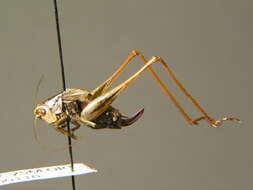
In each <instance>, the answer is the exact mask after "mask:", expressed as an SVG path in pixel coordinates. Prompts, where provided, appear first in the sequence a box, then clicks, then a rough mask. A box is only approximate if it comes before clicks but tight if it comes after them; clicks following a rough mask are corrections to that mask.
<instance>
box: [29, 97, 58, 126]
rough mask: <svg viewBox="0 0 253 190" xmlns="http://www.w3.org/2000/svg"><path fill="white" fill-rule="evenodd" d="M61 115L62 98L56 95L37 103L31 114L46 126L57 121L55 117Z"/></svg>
mask: <svg viewBox="0 0 253 190" xmlns="http://www.w3.org/2000/svg"><path fill="white" fill-rule="evenodd" d="M61 113H62V98H61V94H58V95H56V96H54V97H52V98H49V99H47V100H46V101H44V102H42V103H39V104H37V105H36V106H35V108H34V109H33V114H34V115H35V117H36V118H39V119H41V120H43V121H45V122H46V123H48V124H52V123H55V122H56V121H58V117H57V115H59V114H61Z"/></svg>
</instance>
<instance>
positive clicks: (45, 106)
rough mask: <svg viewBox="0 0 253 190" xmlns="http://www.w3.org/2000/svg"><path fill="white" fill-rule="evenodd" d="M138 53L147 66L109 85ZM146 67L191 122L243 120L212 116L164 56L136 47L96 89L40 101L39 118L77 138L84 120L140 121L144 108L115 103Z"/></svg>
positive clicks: (101, 124) (111, 124) (95, 123)
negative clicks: (182, 100) (129, 109)
mask: <svg viewBox="0 0 253 190" xmlns="http://www.w3.org/2000/svg"><path fill="white" fill-rule="evenodd" d="M134 57H139V58H140V60H141V61H142V62H143V63H144V66H143V67H142V68H141V69H139V70H138V71H137V72H136V73H135V74H133V75H132V76H131V77H130V78H128V79H127V80H126V81H124V82H123V83H121V84H119V85H118V86H116V87H115V88H113V89H111V90H109V87H110V86H111V85H112V83H113V82H114V80H115V79H117V78H118V76H119V75H120V73H121V72H122V71H123V69H124V68H125V67H126V66H127V64H129V63H130V62H131V61H132V59H133V58H134ZM156 63H160V64H161V65H162V67H163V69H164V71H165V72H166V73H167V74H168V76H169V77H170V78H171V79H172V81H173V82H174V83H175V84H176V86H177V87H178V88H179V90H180V91H181V92H182V93H183V94H184V95H185V96H186V97H187V99H188V100H189V101H190V102H191V103H192V104H193V105H194V106H195V107H196V109H197V110H198V111H199V112H200V114H201V116H200V117H198V118H197V119H194V120H192V119H191V117H190V116H189V115H188V114H187V113H186V112H185V111H184V109H183V108H182V107H181V105H180V104H179V103H178V101H177V100H176V98H175V97H174V96H173V95H172V93H171V92H170V91H169V90H168V88H167V87H166V86H165V85H164V83H163V82H162V81H161V80H160V78H159V77H158V75H157V74H156V73H155V72H154V70H153V69H152V68H151V66H152V65H154V64H156ZM145 70H148V71H149V73H150V74H151V76H152V77H153V79H154V80H155V81H156V82H157V84H158V85H159V87H160V88H161V89H162V90H163V92H164V94H165V95H166V96H167V97H168V99H170V100H171V101H172V102H173V103H174V104H175V106H176V108H177V109H178V110H179V112H180V113H181V114H182V115H183V117H184V119H185V120H186V121H187V122H188V123H189V124H190V125H198V123H199V121H200V120H206V121H207V122H208V123H209V124H210V126H213V127H218V126H220V125H221V124H222V122H224V121H227V120H231V121H239V119H237V118H235V117H224V118H222V119H220V120H214V119H212V118H211V117H209V115H208V114H207V113H206V112H205V111H204V110H203V109H202V108H201V106H200V105H199V104H198V103H197V101H196V100H194V99H193V98H192V96H191V95H190V94H189V93H188V92H187V91H186V90H185V88H184V87H183V86H182V84H181V83H180V82H179V81H178V80H177V78H176V77H175V75H174V74H173V72H172V71H171V69H170V68H169V66H168V65H167V64H166V63H165V62H164V61H163V59H161V58H160V57H157V56H154V57H152V58H151V59H150V60H146V59H145V57H144V56H143V55H142V54H141V53H140V52H139V51H136V50H134V51H132V52H131V53H130V54H129V56H128V57H127V59H126V60H125V61H124V63H123V64H122V65H121V66H120V67H119V68H118V70H117V71H116V72H115V73H113V74H112V76H111V77H109V78H108V79H107V80H106V81H105V82H103V83H102V84H101V85H100V86H98V87H97V88H96V89H94V90H92V91H87V90H85V89H81V88H69V89H67V90H65V91H63V92H61V93H59V94H57V95H55V96H53V97H51V98H48V99H47V100H45V101H43V102H41V103H39V104H37V105H36V107H35V109H34V110H33V113H34V114H35V118H39V119H42V120H43V121H45V122H46V123H48V124H49V125H52V126H53V127H54V128H55V129H56V130H57V131H59V132H61V133H62V134H64V135H66V136H70V137H71V138H73V139H76V136H75V135H74V131H75V130H76V129H78V128H79V127H80V126H81V125H83V124H84V125H86V126H89V127H91V128H93V129H102V128H114V129H120V128H121V127H125V126H129V125H131V124H133V123H134V122H136V121H137V120H138V119H139V118H140V117H141V116H142V115H143V112H144V109H141V110H140V111H138V112H137V113H136V114H134V115H133V116H132V117H130V118H129V117H126V116H123V115H122V114H121V113H120V112H119V110H117V109H115V108H114V107H112V106H111V104H112V103H113V101H114V100H115V99H116V98H117V97H118V95H119V94H120V93H121V92H123V91H124V90H125V89H126V88H127V87H128V86H129V85H130V84H131V83H132V82H133V81H134V80H135V79H136V78H138V77H139V76H140V75H141V74H142V73H143V72H144V71H145ZM67 122H71V123H72V124H73V125H74V127H73V128H72V129H71V132H70V133H69V132H68V131H67V130H66V129H65V127H66V124H67Z"/></svg>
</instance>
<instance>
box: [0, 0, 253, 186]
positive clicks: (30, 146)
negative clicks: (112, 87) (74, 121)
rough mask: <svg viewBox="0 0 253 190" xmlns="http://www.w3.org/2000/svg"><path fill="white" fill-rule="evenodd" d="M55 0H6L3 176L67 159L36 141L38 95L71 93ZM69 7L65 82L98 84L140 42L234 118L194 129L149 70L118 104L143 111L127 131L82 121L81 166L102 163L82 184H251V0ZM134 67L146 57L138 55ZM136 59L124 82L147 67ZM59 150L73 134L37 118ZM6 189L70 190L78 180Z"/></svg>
mask: <svg viewBox="0 0 253 190" xmlns="http://www.w3.org/2000/svg"><path fill="white" fill-rule="evenodd" d="M52 2H53V1H52V0H37V1H36V0H22V1H20V0H12V1H11V0H1V4H0V23H1V27H0V42H1V43H0V63H1V65H0V68H1V69H0V86H1V93H0V99H1V116H0V117H1V135H0V145H1V158H0V160H1V164H0V171H1V172H4V171H10V170H14V169H22V168H33V167H40V166H48V165H54V164H64V163H68V161H69V157H68V152H67V150H65V151H46V150H44V149H42V148H41V147H40V146H39V145H38V144H37V143H36V142H35V141H34V139H33V133H32V121H33V115H32V108H33V106H34V100H33V99H34V91H35V88H36V85H37V83H38V80H39V78H40V77H41V75H42V74H44V76H45V80H44V81H43V84H42V86H41V89H40V92H39V98H38V100H37V101H39V100H43V99H45V98H47V97H49V96H51V95H53V94H55V93H57V92H59V91H60V90H61V78H60V70H59V58H58V49H57V39H56V31H55V22H54V13H53V4H52ZM59 3H60V7H59V9H60V13H61V24H62V25H61V27H62V30H63V32H62V35H63V48H64V59H65V67H66V77H67V85H68V86H69V87H80V88H87V89H93V88H94V87H96V86H97V85H99V84H100V83H101V82H102V81H104V80H105V79H106V78H107V77H109V76H110V74H111V73H113V71H115V70H116V68H117V67H118V66H119V65H120V64H121V63H122V62H123V60H124V59H125V58H126V56H127V55H128V53H129V52H130V51H131V50H133V49H138V50H140V51H142V52H143V53H144V55H146V57H147V58H150V57H151V56H153V55H158V56H161V57H163V58H164V60H166V61H167V63H168V64H169V65H170V66H171V67H172V69H173V70H174V71H175V73H176V76H177V77H178V78H179V80H180V81H181V82H182V83H183V84H184V85H185V87H186V88H187V89H188V90H189V91H190V92H191V93H192V95H193V96H194V97H195V98H196V99H197V100H198V101H199V102H200V103H201V104H202V105H203V107H204V108H206V110H207V112H208V113H209V114H210V115H211V116H213V117H215V118H220V117H223V116H227V115H234V116H238V117H240V118H241V120H242V121H243V123H242V124H240V125H238V124H237V123H232V122H227V123H225V125H223V127H222V128H218V129H215V128H210V127H208V125H207V123H206V122H205V121H203V122H201V124H200V125H199V126H198V127H191V126H189V125H188V124H187V123H186V122H185V121H184V120H183V118H182V116H181V115H180V114H179V113H178V111H177V110H176V108H175V107H174V105H172V103H171V102H169V101H168V100H167V99H166V97H165V96H164V95H163V94H162V92H161V90H160V89H159V88H158V86H157V85H156V84H155V82H154V81H153V80H152V78H151V77H150V76H149V74H148V73H145V74H144V75H143V76H142V77H141V78H140V79H139V80H137V81H136V82H135V83H134V84H133V85H131V87H129V88H128V89H127V90H126V91H125V92H124V93H123V94H122V95H121V96H120V97H119V98H118V99H117V101H116V102H115V103H114V106H116V107H117V108H120V109H121V111H122V112H123V113H125V114H127V115H131V114H132V113H134V112H135V111H136V110H137V109H139V108H141V107H145V114H144V117H143V118H142V119H141V120H139V121H138V122H137V123H136V124H134V125H133V126H132V127H129V128H125V129H123V130H98V131H96V130H91V129H89V128H86V127H82V128H81V129H80V130H79V131H78V132H77V135H79V136H81V138H82V139H83V140H82V141H80V142H79V143H78V144H77V145H76V146H74V157H75V160H76V161H77V162H84V163H86V164H88V165H89V166H91V167H95V168H97V169H98V170H99V172H98V173H97V174H90V175H86V176H79V177H77V178H76V184H77V189H89V190H92V189H94V190H95V189H96V190H98V189H110V190H114V189H115V190H116V189H122V190H125V189H139V190H144V189H145V190H151V189H159V190H160V189H161V190H163V189H173V190H184V189H188V190H202V189H205V190H213V189H215V190H237V189H251V188H252V166H253V164H252V159H253V154H252V151H251V150H252V145H253V140H252V132H253V129H252V111H251V107H252V100H251V98H250V97H252V79H251V72H252V49H253V38H252V33H253V27H252V18H253V17H252V16H253V13H252V8H253V7H252V5H253V3H252V1H250V0H248V1H247V0H241V1H236V0H212V1H207V0H204V1H203V0H173V1H172V0H170V1H169V0H145V1H144V0H143V1H140V0H139V1H132V0H127V1H126V0H125V1H119V0H118V1H116V0H114V1H113V0H107V1H95V0H93V1H83V0H75V1H69V0H62V1H59ZM135 62H136V63H138V62H139V61H138V60H136V61H135ZM140 66H141V63H138V64H131V65H129V67H128V68H127V70H126V71H125V72H124V74H123V75H122V76H121V79H120V80H118V81H117V83H116V84H118V83H119V82H120V81H123V80H124V79H126V78H127V77H128V76H130V74H131V73H134V72H135V71H136V70H137V69H138V68H140ZM155 70H156V71H157V72H158V73H159V74H160V75H161V77H162V79H163V80H164V81H165V82H166V84H168V86H169V87H170V89H171V90H172V91H173V93H174V94H176V95H177V97H178V98H179V100H180V101H181V102H182V103H183V105H184V107H185V108H186V109H187V110H188V111H189V112H191V113H192V114H191V115H192V116H194V117H197V116H199V115H198V114H197V113H196V111H195V110H194V108H193V107H192V106H191V105H190V104H189V103H188V102H187V101H185V99H184V97H183V96H182V95H181V94H180V93H179V92H178V90H177V89H176V88H175V86H174V85H173V84H172V83H171V82H170V80H169V79H168V78H167V76H166V74H165V73H164V72H162V70H161V67H160V66H158V65H156V66H155ZM38 129H39V136H40V139H41V141H42V142H43V143H46V144H49V145H50V146H51V147H53V148H54V147H61V146H65V145H66V138H65V137H64V136H62V135H61V134H57V133H56V132H55V131H54V130H53V129H52V128H50V127H49V126H47V125H46V124H44V123H43V122H39V123H38ZM1 189H6V190H9V189H11V190H14V189H20V190H21V189H26V190H27V189H37V190H40V189H41V190H42V189H61V190H69V189H71V183H70V179H69V178H62V179H55V180H46V181H37V182H30V183H23V184H15V185H10V186H5V187H1Z"/></svg>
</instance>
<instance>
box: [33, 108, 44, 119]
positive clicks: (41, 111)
mask: <svg viewBox="0 0 253 190" xmlns="http://www.w3.org/2000/svg"><path fill="white" fill-rule="evenodd" d="M35 115H36V116H37V117H43V116H44V115H46V110H45V109H44V108H37V109H36V110H35Z"/></svg>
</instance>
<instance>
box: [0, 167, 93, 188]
mask: <svg viewBox="0 0 253 190" xmlns="http://www.w3.org/2000/svg"><path fill="white" fill-rule="evenodd" d="M94 172H97V170H96V169H92V168H90V167H88V166H86V165H84V164H83V163H75V164H74V171H72V170H71V165H70V164H66V165H57V166H49V167H42V168H32V169H25V170H16V171H11V172H5V173H0V186H1V185H8V184H12V183H20V182H28V181H34V180H42V179H50V178H57V177H67V176H72V175H82V174H88V173H94Z"/></svg>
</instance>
